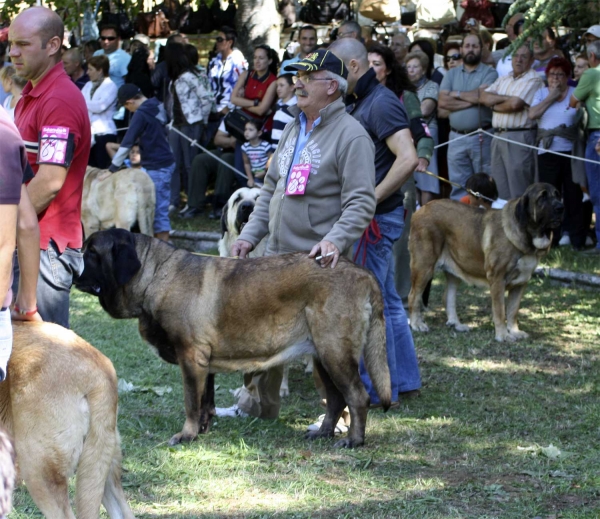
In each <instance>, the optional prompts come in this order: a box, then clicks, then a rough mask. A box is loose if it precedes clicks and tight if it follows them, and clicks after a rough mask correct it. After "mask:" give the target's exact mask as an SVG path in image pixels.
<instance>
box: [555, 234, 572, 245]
mask: <svg viewBox="0 0 600 519" xmlns="http://www.w3.org/2000/svg"><path fill="white" fill-rule="evenodd" d="M558 245H559V246H560V247H563V246H564V245H571V238H570V237H569V235H568V234H567V233H565V234H563V235H562V237H561V239H560V241H559V242H558Z"/></svg>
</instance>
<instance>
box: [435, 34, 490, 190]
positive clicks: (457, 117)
mask: <svg viewBox="0 0 600 519" xmlns="http://www.w3.org/2000/svg"><path fill="white" fill-rule="evenodd" d="M481 50H482V41H481V37H480V36H479V35H478V34H468V35H467V36H465V38H464V40H463V41H462V44H461V47H460V53H461V56H462V58H463V59H462V61H463V63H462V65H459V66H458V67H454V68H453V69H451V70H449V71H448V72H447V73H446V75H445V76H444V79H443V80H442V84H441V86H440V95H439V99H438V103H439V107H440V108H443V109H445V110H448V111H449V112H450V117H449V119H450V130H451V131H450V143H449V144H448V175H449V177H450V180H451V181H452V182H456V183H457V184H460V186H464V185H465V184H466V182H467V180H468V179H469V177H470V176H471V175H473V174H474V173H482V172H483V173H488V174H489V173H490V170H491V144H492V138H491V137H489V136H488V135H477V134H475V135H471V136H470V137H466V138H465V137H464V135H467V134H469V133H472V132H473V131H475V130H477V128H479V127H481V128H483V129H484V130H488V131H489V130H490V129H491V127H492V111H491V110H490V109H489V108H488V107H487V106H482V105H481V103H480V98H481V92H482V90H484V89H485V88H487V87H488V86H490V85H491V84H492V83H493V82H494V81H496V79H498V74H497V72H496V71H495V70H494V69H493V68H491V67H488V66H487V65H484V64H483V63H481ZM465 194H466V191H465V190H464V189H463V187H455V186H453V187H452V193H451V195H450V196H451V198H453V199H454V200H460V199H461V198H462V197H463V196H464V195H465Z"/></svg>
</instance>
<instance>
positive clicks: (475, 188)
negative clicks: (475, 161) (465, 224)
mask: <svg viewBox="0 0 600 519" xmlns="http://www.w3.org/2000/svg"><path fill="white" fill-rule="evenodd" d="M465 187H466V188H467V191H469V194H468V195H466V196H464V197H463V198H461V200H460V201H461V202H463V203H465V204H468V205H474V206H475V207H483V208H484V209H502V208H503V207H504V206H505V205H506V200H502V199H501V198H498V188H497V187H496V182H495V181H494V179H493V178H492V176H491V175H488V174H487V173H475V174H474V175H471V176H470V177H469V180H467V183H466V185H465ZM470 192H473V193H479V194H480V195H482V196H481V197H478V196H475V195H472V194H471V193H470ZM482 197H485V198H482ZM492 200H493V202H492Z"/></svg>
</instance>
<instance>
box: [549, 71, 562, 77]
mask: <svg viewBox="0 0 600 519" xmlns="http://www.w3.org/2000/svg"><path fill="white" fill-rule="evenodd" d="M548 77H556V78H561V77H566V75H565V73H564V72H553V73H551V74H548Z"/></svg>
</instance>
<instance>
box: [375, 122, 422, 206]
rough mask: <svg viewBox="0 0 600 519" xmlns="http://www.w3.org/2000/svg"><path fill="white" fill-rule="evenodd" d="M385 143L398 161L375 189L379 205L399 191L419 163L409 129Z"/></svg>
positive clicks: (389, 138)
mask: <svg viewBox="0 0 600 519" xmlns="http://www.w3.org/2000/svg"><path fill="white" fill-rule="evenodd" d="M385 143H386V144H387V147H388V148H389V149H390V151H391V152H392V153H393V154H394V155H396V160H395V161H394V163H393V164H392V167H391V168H390V170H389V171H388V173H387V175H386V176H385V178H384V179H383V180H382V181H381V182H380V183H379V184H378V185H377V186H376V187H375V198H376V199H377V203H380V202H381V201H382V200H385V199H386V198H388V197H389V196H391V195H392V194H394V193H395V192H396V191H398V189H400V188H401V187H402V185H403V184H404V183H405V182H406V181H407V180H408V178H409V177H410V176H411V175H412V173H413V171H414V170H415V168H416V167H417V163H418V159H417V152H416V150H415V146H414V144H413V142H412V136H411V133H410V130H409V129H408V128H407V129H405V130H400V131H398V132H396V133H394V134H393V135H390V136H389V137H388V138H387V139H386V140H385Z"/></svg>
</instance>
